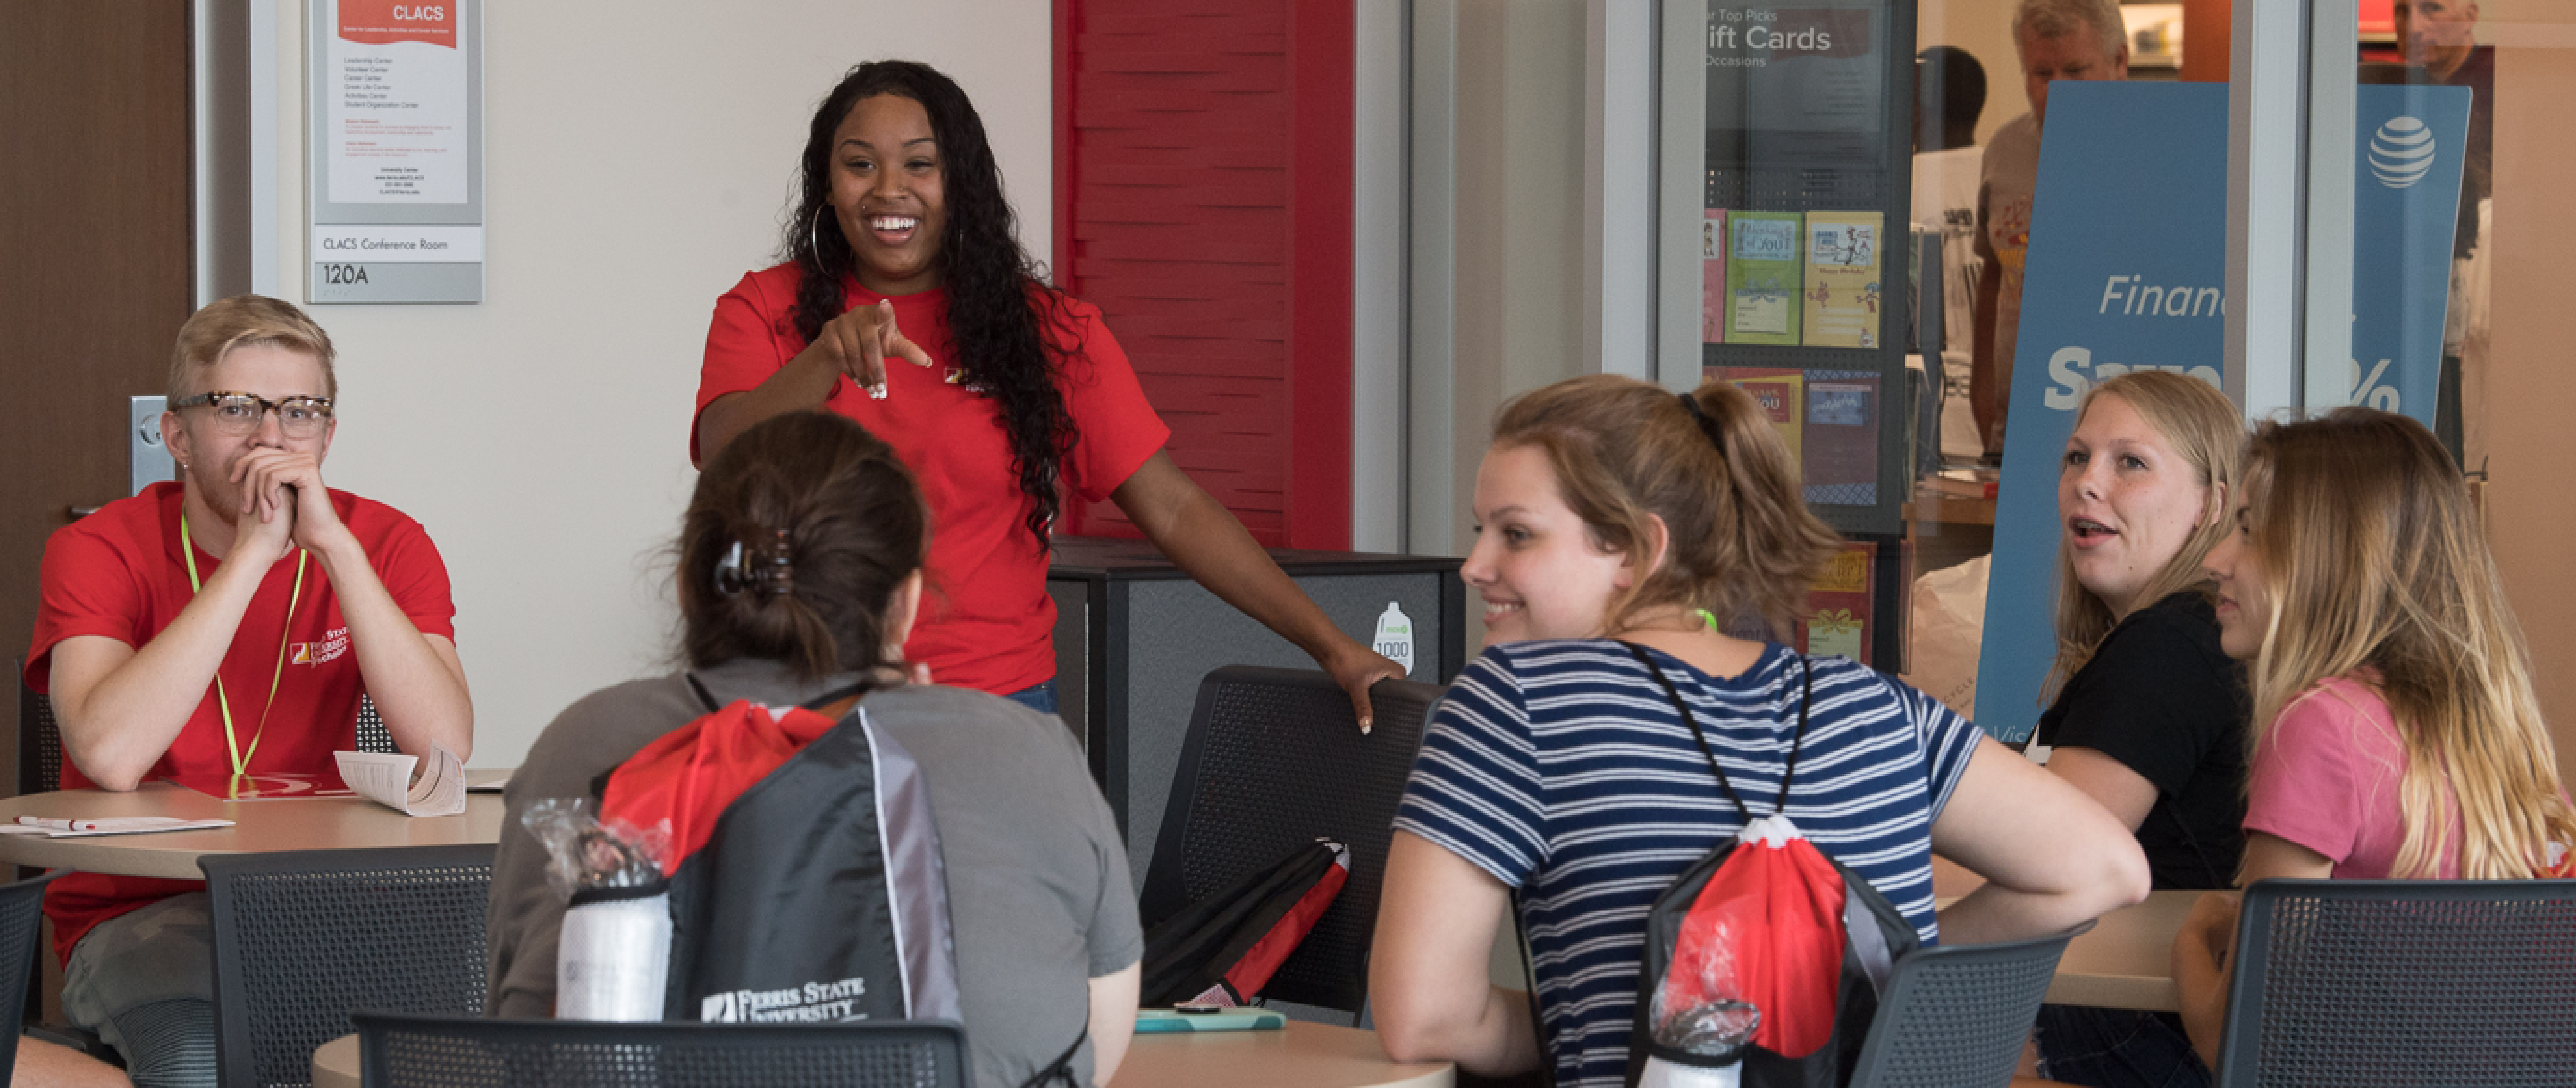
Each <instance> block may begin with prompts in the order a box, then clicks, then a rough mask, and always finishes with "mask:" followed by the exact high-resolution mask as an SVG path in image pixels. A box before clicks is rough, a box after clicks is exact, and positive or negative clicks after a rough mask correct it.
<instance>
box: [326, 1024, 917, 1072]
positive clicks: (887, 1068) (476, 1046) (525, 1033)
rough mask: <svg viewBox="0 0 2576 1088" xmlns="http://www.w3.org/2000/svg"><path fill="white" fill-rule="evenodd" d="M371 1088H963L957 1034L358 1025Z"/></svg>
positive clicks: (821, 1027) (910, 1028)
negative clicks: (535, 1087)
mask: <svg viewBox="0 0 2576 1088" xmlns="http://www.w3.org/2000/svg"><path fill="white" fill-rule="evenodd" d="M356 1020H357V1023H358V1049H359V1054H360V1057H359V1062H360V1066H359V1068H360V1077H359V1083H361V1084H365V1085H367V1086H368V1088H481V1086H484V1085H490V1086H493V1088H502V1086H521V1085H544V1086H546V1088H591V1086H594V1085H596V1086H599V1088H697V1086H700V1085H705V1086H707V1088H717V1086H723V1088H732V1086H735V1085H744V1084H757V1085H762V1086H763V1088H805V1086H809V1085H810V1086H813V1088H824V1086H827V1085H828V1086H832V1088H963V1086H964V1085H965V1083H966V1031H965V1029H964V1028H961V1027H958V1026H957V1025H955V1024H950V1023H923V1022H909V1021H895V1022H885V1023H857V1024H778V1025H771V1024H661V1023H648V1024H606V1023H591V1022H585V1021H578V1020H484V1019H479V1018H474V1017H462V1016H402V1015H392V1014H384V1013H359V1014H358V1015H357V1017H356Z"/></svg>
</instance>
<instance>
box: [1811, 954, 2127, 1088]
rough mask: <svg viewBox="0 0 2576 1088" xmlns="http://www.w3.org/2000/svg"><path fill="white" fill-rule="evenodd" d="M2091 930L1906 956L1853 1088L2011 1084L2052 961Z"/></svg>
mask: <svg viewBox="0 0 2576 1088" xmlns="http://www.w3.org/2000/svg"><path fill="white" fill-rule="evenodd" d="M2092 928H2093V923H2091V922H2086V923H2084V924H2083V925H2080V926H2077V927H2075V928H2073V929H2070V930H2067V931H2065V932H2063V933H2056V934H2051V935H2049V936H2046V937H2032V938H2030V939H2028V940H2021V941H2003V942H1998V943H1995V944H1945V945H1934V946H1932V947H1930V948H1922V949H1917V950H1915V951H1913V952H1910V953H1908V954H1906V956H1905V958H1903V959H1900V960H1898V961H1896V970H1895V971H1894V972H1892V973H1890V974H1889V975H1888V982H1887V991H1886V993H1885V994H1884V995H1882V996H1881V998H1880V1000H1879V1004H1878V1015H1877V1016H1876V1017H1875V1018H1873V1019H1871V1020H1870V1023H1869V1039H1868V1041H1867V1042H1865V1043H1863V1044H1862V1045H1861V1051H1860V1063H1859V1065H1858V1067H1857V1068H1856V1069H1855V1070H1854V1071H1853V1076H1852V1079H1851V1085H1852V1088H1880V1086H1888V1088H1894V1086H1898V1085H1902V1086H1904V1088H1954V1086H1955V1088H1995V1086H1996V1085H1999V1084H2002V1083H2004V1082H2005V1081H2008V1080H2011V1079H2012V1074H2013V1065H2014V1063H2015V1062H2017V1061H2019V1060H2020V1058H2021V1048H2022V1042H2023V1040H2025V1039H2028V1038H2029V1037H2030V1025H2031V1021H2033V1020H2035V1019H2037V1018H2038V1016H2039V1004H2040V1001H2041V999H2042V998H2045V997H2046V996H2048V983H2049V980H2050V979H2052V978H2054V977H2055V976H2056V974H2057V958H2058V957H2059V956H2060V955H2062V954H2064V953H2065V951H2066V942H2068V941H2070V940H2073V939H2074V938H2075V937H2076V936H2078V935H2080V934H2082V933H2083V932H2085V931H2086V930H2089V929H2092Z"/></svg>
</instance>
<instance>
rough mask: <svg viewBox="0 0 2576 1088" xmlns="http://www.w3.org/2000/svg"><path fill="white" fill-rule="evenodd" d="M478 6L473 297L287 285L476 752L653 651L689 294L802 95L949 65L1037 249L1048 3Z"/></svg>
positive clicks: (760, 221) (696, 313) (290, 188)
mask: <svg viewBox="0 0 2576 1088" xmlns="http://www.w3.org/2000/svg"><path fill="white" fill-rule="evenodd" d="M275 2H277V7H278V12H279V24H280V25H279V32H278V33H279V41H278V56H279V58H280V61H279V71H278V80H279V95H278V97H279V100H280V107H279V110H280V116H279V118H278V123H279V131H280V132H282V133H285V134H287V135H286V137H285V138H284V139H283V140H282V141H281V142H282V143H284V144H285V145H286V146H284V147H283V148H282V149H281V156H280V162H279V165H278V174H279V177H280V178H281V182H282V189H283V191H282V192H281V193H280V194H279V200H278V215H279V218H280V219H281V221H282V223H283V226H282V230H281V234H282V237H281V238H280V239H279V249H280V252H281V253H282V254H283V257H282V260H283V262H284V264H285V268H284V269H283V270H281V272H280V274H279V275H278V279H279V281H280V284H281V287H280V289H281V290H282V292H283V293H284V294H285V295H286V297H288V298H290V299H296V300H300V299H301V298H302V297H303V294H304V291H303V285H304V278H303V272H302V267H303V265H302V261H301V260H300V259H299V257H300V255H301V254H302V253H303V252H304V246H305V241H304V231H303V226H302V222H303V221H302V215H303V208H304V193H303V188H302V184H301V180H302V178H303V176H304V171H305V163H304V158H303V150H302V147H301V146H300V141H299V139H298V134H300V133H302V132H303V131H304V118H303V114H302V110H303V103H304V72H303V57H304V25H303V8H304V5H303V4H302V3H298V2H295V0H275ZM488 10H489V11H490V12H491V22H490V23H489V25H487V26H486V27H485V29H484V34H483V42H484V46H485V50H486V56H485V62H484V95H485V99H484V100H485V103H486V106H485V115H486V130H485V136H484V141H485V142H484V149H485V163H486V168H485V186H486V194H487V198H486V207H487V208H488V209H489V212H488V215H487V226H488V229H489V244H488V254H489V264H488V266H487V269H486V280H485V295H484V297H485V301H484V302H483V303H482V304H481V305H476V306H322V307H316V308H315V309H314V311H313V312H314V316H315V317H316V318H317V319H318V320H320V321H321V323H322V325H323V327H324V328H326V329H329V330H330V332H331V335H332V336H333V338H334V339H335V340H337V341H338V344H339V347H340V352H341V362H340V366H339V377H340V391H341V404H342V411H341V413H340V418H341V421H342V422H343V424H344V426H342V427H341V428H340V430H339V439H338V441H337V444H336V445H335V446H334V447H333V449H332V451H331V455H330V459H329V462H328V464H327V466H326V475H327V476H328V477H329V478H330V480H331V483H332V484H333V485H334V486H337V487H344V488H348V489H351V490H354V491H357V492H360V493H362V494H365V495H368V496H370V497H373V498H377V499H380V500H383V501H385V502H388V503H391V504H393V505H394V506H396V507H399V508H401V509H402V510H404V511H405V512H408V513H409V514H411V515H412V516H413V517H415V518H418V519H419V520H420V522H421V523H422V524H423V525H425V526H427V527H428V529H429V532H430V535H431V537H432V538H433V539H435V540H436V541H437V543H438V546H439V548H440V550H441V551H442V552H443V553H444V555H445V557H446V560H447V566H448V573H449V575H450V576H451V578H452V579H453V580H454V583H455V589H456V606H457V629H458V637H457V645H458V649H459V651H460V652H461V653H462V655H463V656H464V659H465V667H466V674H467V677H468V679H469V681H470V683H471V685H472V688H473V692H474V704H475V710H476V712H477V715H476V716H477V722H476V730H475V734H476V736H475V752H474V758H473V762H474V763H476V764H477V765H483V766H505V765H509V764H513V763H516V762H518V760H519V759H520V757H521V756H522V755H523V754H525V752H526V751H527V748H528V745H529V743H530V742H531V741H533V740H534V739H535V738H536V735H537V732H538V731H539V730H540V729H542V728H543V727H544V726H545V724H546V722H547V721H549V720H550V719H552V718H553V716H554V714H555V712H556V711H558V710H560V709H562V708H563V707H564V705H565V704H567V703H569V702H571V701H572V700H573V699H574V698H575V697H577V696H579V695H581V694H582V693H584V692H587V691H590V690H592V689H594V688H598V687H601V686H604V685H607V684H610V683H614V682H616V681H619V680H622V679H626V678H629V677H634V676H639V675H644V674H647V673H650V672H657V671H660V669H661V668H662V667H663V665H664V662H665V660H666V658H667V654H668V647H669V645H670V636H671V633H672V628H673V623H674V615H673V612H672V609H671V604H670V595H669V593H668V592H667V589H666V583H667V579H668V576H669V575H668V567H667V564H664V563H662V562H661V561H660V560H659V556H658V553H659V550H660V549H661V548H662V547H663V545H664V544H665V543H666V542H667V541H668V540H669V539H670V538H671V536H672V535H673V534H674V533H675V532H676V531H677V529H678V526H679V513H680V510H681V508H682V506H683V505H685V503H686V502H687V499H688V493H689V488H690V487H691V485H692V484H693V483H694V481H695V478H696V474H695V473H694V472H693V471H692V470H691V469H690V467H689V462H688V456H687V449H686V442H687V435H688V427H689V418H690V404H691V401H692V398H693V396H694V395H695V393H696V390H697V374H698V361H699V356H700V352H701V348H702V346H703V345H704V343H705V338H706V324H707V315H708V314H709V312H710V311H711V310H712V308H713V306H714V303H715V298H716V296H717V295H718V294H720V293H722V292H723V291H724V290H725V289H726V288H728V287H730V286H732V285H733V283H734V281H735V280H736V279H738V278H739V277H741V275H742V274H743V272H744V271H746V270H748V269H751V268H755V267H760V266H763V265H766V264H769V263H770V260H769V256H768V255H769V254H770V252H771V251H772V250H773V249H774V248H775V247H776V244H777V236H778V220H779V216H780V214H781V207H782V202H783V201H784V200H785V198H786V196H787V194H788V187H789V182H790V177H791V171H792V169H793V166H794V162H795V157H796V154H797V152H798V149H799V148H800V147H801V146H802V144H803V140H804V135H803V132H804V127H805V123H806V120H807V118H808V117H809V115H810V113H811V111H812V110H813V107H814V102H815V101H816V100H817V99H819V98H820V97H821V96H822V95H823V93H824V92H825V91H827V90H829V89H830V87H831V85H832V83H833V82H834V81H835V80H836V79H837V78H838V77H839V76H840V74H841V72H842V71H843V70H845V69H846V68H847V67H848V66H849V65H851V64H853V63H856V62H858V61H860V60H865V59H870V58H875V57H912V58H917V59H920V60H923V61H927V62H929V63H931V64H933V65H936V66H938V67H939V68H941V69H942V70H944V71H946V72H948V73H949V74H950V75H952V76H954V77H956V78H957V80H958V81H959V82H960V83H961V84H963V85H964V86H965V88H966V91H967V93H968V94H970V95H971V96H973V98H974V100H975V103H976V106H977V107H978V109H979V111H980V112H981V113H982V114H983V116H984V122H985V125H986V127H987V128H988V130H989V131H990V133H991V135H992V139H993V142H994V145H995V150H996V153H997V155H998V157H999V158H1000V160H1001V164H1002V168H1003V171H1004V175H1005V178H1006V179H1007V181H1008V183H1009V185H1010V195H1011V197H1012V201H1013V203H1014V205H1016V207H1017V209H1018V211H1019V214H1020V227H1021V231H1022V237H1023V238H1024V239H1026V240H1027V242H1028V243H1029V244H1030V246H1031V247H1032V249H1033V250H1035V251H1036V253H1037V255H1038V256H1040V257H1041V258H1043V257H1044V256H1046V251H1047V245H1048V239H1049V238H1050V237H1052V235H1051V233H1050V229H1051V228H1050V223H1051V218H1050V210H1051V204H1050V201H1051V196H1050V193H1051V188H1050V186H1051V174H1050V165H1049V164H1050V161H1051V160H1050V156H1051V154H1052V152H1051V139H1052V136H1051V133H1052V113H1051V108H1050V103H1051V101H1052V95H1053V86H1052V83H1051V79H1052V76H1051V71H1052V64H1051V57H1052V46H1051V40H1052V39H1051V35H1052V24H1051V22H1050V16H1049V12H1050V9H1049V6H1048V4H1047V3H1046V2H1045V0H951V2H947V3H938V4H920V3H902V2H896V0H770V2H766V3H761V4H752V5H716V4H710V5H691V4H679V5H656V6H653V7H651V8H650V9H630V8H628V7H625V6H622V5H610V4H603V3H597V2H569V0H564V2H547V3H529V4H513V3H495V4H492V5H491V6H490V8H489V9H488Z"/></svg>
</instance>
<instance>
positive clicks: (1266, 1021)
mask: <svg viewBox="0 0 2576 1088" xmlns="http://www.w3.org/2000/svg"><path fill="white" fill-rule="evenodd" d="M1287 1026H1288V1018H1287V1017H1285V1016H1282V1015H1280V1014H1278V1013H1275V1012H1272V1011H1270V1010H1269V1009H1224V1010H1220V1011H1217V1012H1175V1011H1173V1010H1171V1009H1138V1010H1136V1034H1138V1035H1162V1034H1168V1033H1171V1032H1180V1031H1278V1030H1280V1029H1281V1028H1284V1027H1287Z"/></svg>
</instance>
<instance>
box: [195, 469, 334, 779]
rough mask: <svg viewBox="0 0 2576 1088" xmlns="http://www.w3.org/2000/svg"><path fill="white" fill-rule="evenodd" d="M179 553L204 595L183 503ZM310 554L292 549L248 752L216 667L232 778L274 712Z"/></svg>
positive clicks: (244, 768) (244, 770)
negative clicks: (290, 574) (271, 663)
mask: <svg viewBox="0 0 2576 1088" xmlns="http://www.w3.org/2000/svg"><path fill="white" fill-rule="evenodd" d="M179 554H180V555H182V556H185V557H187V560H188V592H189V593H190V594H196V593H202V592H204V591H205V586H204V584H203V583H202V582H200V581H199V580H198V578H197V546H196V544H195V543H194V542H192V541H190V540H189V539H188V510H187V507H186V505H185V504H181V506H180V509H179ZM309 555H310V553H308V552H306V551H305V550H304V549H302V548H297V549H295V593H294V595H292V596H290V597H288V598H287V599H286V624H285V626H283V627H280V628H279V629H278V632H277V671H276V672H274V673H271V674H270V675H269V678H268V705H267V706H266V707H263V708H261V710H260V712H259V726H258V727H257V728H256V729H253V730H252V731H251V734H250V750H249V751H247V752H245V751H242V746H241V740H240V739H239V738H238V737H236V736H235V735H234V733H233V704H232V700H231V698H229V697H227V696H226V695H225V694H224V670H223V667H222V666H221V665H220V664H218V665H217V666H216V667H215V707H216V708H217V709H219V710H222V711H223V712H224V747H225V748H226V749H229V750H230V751H231V752H232V757H233V777H235V778H240V777H242V776H244V775H247V774H249V773H250V760H251V757H252V756H255V755H258V754H259V738H260V737H261V736H262V735H263V734H265V733H267V732H268V712H269V711H271V710H275V709H277V686H278V683H279V682H280V681H282V680H284V679H286V640H287V638H288V637H290V636H291V635H292V634H293V632H294V631H295V608H296V606H297V605H299V604H302V603H304V560H305V559H306V558H307V557H308V556H309Z"/></svg>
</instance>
